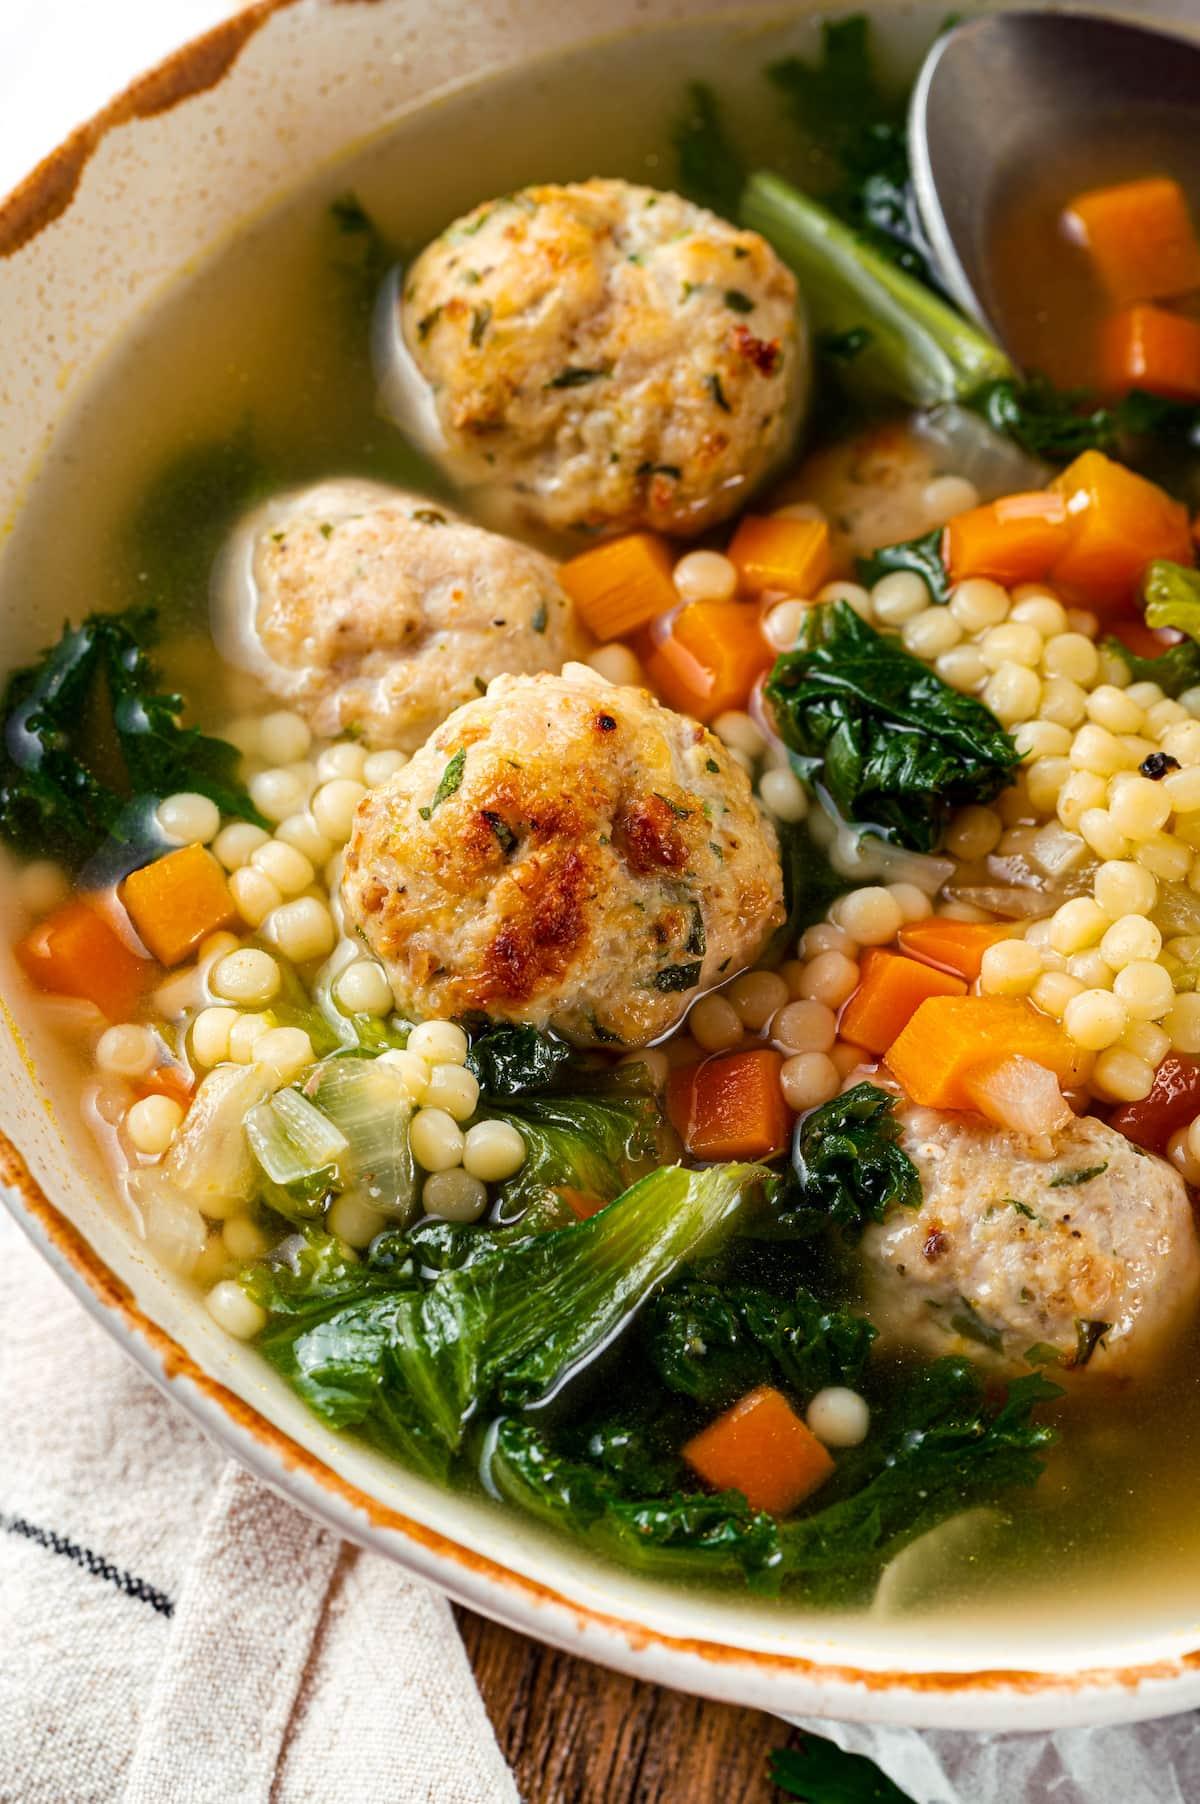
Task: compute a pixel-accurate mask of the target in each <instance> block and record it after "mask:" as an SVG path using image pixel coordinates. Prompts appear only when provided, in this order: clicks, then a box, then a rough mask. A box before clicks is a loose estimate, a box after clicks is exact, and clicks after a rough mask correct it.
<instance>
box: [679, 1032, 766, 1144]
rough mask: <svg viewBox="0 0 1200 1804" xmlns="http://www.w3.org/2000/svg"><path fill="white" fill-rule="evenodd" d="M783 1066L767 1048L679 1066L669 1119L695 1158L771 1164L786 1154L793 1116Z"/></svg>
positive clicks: (728, 1054)
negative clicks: (784, 1087) (783, 1081)
mask: <svg viewBox="0 0 1200 1804" xmlns="http://www.w3.org/2000/svg"><path fill="white" fill-rule="evenodd" d="M782 1066H783V1057H782V1055H781V1054H780V1053H778V1052H774V1051H772V1050H771V1049H770V1048H769V1047H765V1046H764V1047H758V1048H755V1050H754V1051H752V1052H731V1053H725V1054H723V1055H722V1056H721V1057H720V1058H716V1059H706V1060H705V1061H704V1063H703V1064H700V1065H677V1066H676V1068H675V1070H674V1071H672V1073H671V1075H670V1077H669V1078H668V1080H667V1114H668V1116H669V1117H670V1120H671V1125H672V1126H673V1127H674V1129H675V1131H676V1133H677V1134H678V1135H679V1137H680V1139H681V1140H682V1141H683V1143H684V1145H685V1146H686V1148H687V1150H688V1152H689V1153H690V1154H691V1156H692V1157H693V1158H694V1159H770V1158H773V1157H774V1156H775V1154H776V1153H781V1152H782V1151H783V1150H784V1148H785V1147H786V1146H787V1143H788V1136H789V1135H790V1133H791V1128H792V1112H791V1110H790V1109H789V1108H788V1106H787V1103H786V1102H785V1101H784V1098H783V1091H782V1089H781V1088H780V1085H779V1073H780V1070H781V1069H782Z"/></svg>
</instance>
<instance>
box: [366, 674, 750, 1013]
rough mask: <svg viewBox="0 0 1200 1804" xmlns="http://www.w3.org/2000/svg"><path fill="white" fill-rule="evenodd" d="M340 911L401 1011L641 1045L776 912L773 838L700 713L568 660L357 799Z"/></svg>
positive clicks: (496, 698)
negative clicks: (380, 967)
mask: <svg viewBox="0 0 1200 1804" xmlns="http://www.w3.org/2000/svg"><path fill="white" fill-rule="evenodd" d="M343 896H344V898H345V901H346V904H347V908H348V912H349V915H350V919H351V920H352V921H353V923H354V924H355V925H356V926H357V928H358V930H359V932H360V933H361V934H362V936H363V938H364V939H365V940H366V942H367V944H368V945H369V946H370V947H371V949H372V950H373V951H374V952H375V954H376V955H377V956H378V957H379V958H380V959H382V961H383V963H384V965H385V967H386V969H387V972H388V975H389V978H390V980H391V983H392V988H393V990H394V992H395V996H396V1003H397V1007H398V1008H399V1009H400V1010H401V1012H403V1013H406V1014H409V1015H412V1016H416V1017H424V1016H461V1015H468V1014H472V1013H480V1014H483V1015H487V1016H491V1017H494V1018H499V1019H502V1020H508V1021H524V1022H531V1023H533V1024H534V1025H536V1026H546V1025H549V1026H553V1027H555V1028H557V1029H558V1030H559V1031H560V1032H562V1033H563V1034H566V1035H567V1036H568V1037H569V1038H571V1039H573V1040H575V1041H577V1042H579V1043H581V1044H588V1043H592V1044H600V1045H606V1044H616V1043H620V1044H622V1045H626V1046H644V1045H646V1044H647V1043H648V1042H649V1041H651V1040H654V1039H657V1038H658V1037H659V1036H660V1035H662V1034H664V1033H666V1032H667V1031H668V1030H669V1029H670V1028H672V1027H674V1026H675V1025H676V1024H677V1023H678V1022H679V1021H680V1020H681V1019H682V1017H683V1015H684V1014H685V1013H686V1011H687V1008H688V1006H689V1004H690V1003H691V1002H692V1001H693V1000H694V998H695V996H696V994H697V993H698V992H699V991H700V990H703V989H705V988H708V987H709V986H711V985H712V984H714V983H718V982H720V981H722V980H723V979H724V978H725V977H727V976H732V975H733V973H734V972H735V971H737V970H739V969H740V968H741V967H742V966H744V965H747V964H750V963H751V962H752V961H753V960H754V958H755V957H756V956H757V954H758V953H759V951H760V950H761V948H762V946H763V943H764V941H765V940H766V939H767V937H768V936H769V935H770V933H771V932H772V931H773V930H774V928H775V927H777V926H778V925H779V923H780V921H781V920H782V918H783V883H782V876H781V872H780V865H779V856H778V851H777V848H776V844H775V837H774V833H773V831H772V829H771V827H770V825H769V824H768V823H767V821H766V819H765V818H764V816H763V815H762V814H761V812H760V811H759V809H758V807H757V805H756V803H755V801H754V799H753V797H752V795H751V791H750V784H749V780H748V778H747V777H746V774H745V772H744V771H743V770H742V769H741V768H740V767H739V766H738V765H737V764H736V763H735V762H734V761H733V759H732V758H731V757H730V755H729V753H728V752H727V751H726V750H725V748H724V747H723V746H722V745H721V743H720V741H719V740H718V739H716V738H715V737H714V736H713V735H712V734H711V733H709V732H708V731H707V730H706V729H705V728H704V727H701V726H699V725H697V723H696V722H695V721H691V720H687V719H685V718H684V717H683V716H681V715H679V714H675V713H672V712H671V711H670V710H669V709H667V708H664V707H661V706H660V705H659V703H657V702H656V701H654V700H653V698H652V697H651V696H650V695H648V694H647V693H646V692H645V691H644V690H640V689H627V688H616V687H614V686H613V685H611V684H609V683H606V682H605V681H604V679H603V678H602V677H598V676H597V675H596V673H595V672H594V671H591V670H589V669H587V668H586V667H582V666H574V665H572V666H568V668H567V670H566V671H564V673H563V674H562V676H561V677H552V676H539V677H513V678H499V679H498V680H497V681H496V682H494V683H493V684H492V685H491V687H490V688H489V690H488V693H487V695H486V696H485V697H482V698H481V699H480V700H479V701H475V702H471V703H469V704H468V705H467V706H466V707H464V708H460V709H459V710H458V712H457V713H455V714H453V715H451V717H450V719H449V720H447V721H446V722H444V723H443V725H442V726H441V727H440V728H439V729H438V731H437V732H436V733H435V734H434V736H433V738H432V739H431V740H430V742H429V744H428V745H426V746H425V747H423V748H422V750H421V751H419V752H418V753H416V755H415V756H414V757H413V758H412V760H411V761H410V762H409V764H407V765H406V766H405V768H404V769H403V770H401V771H398V772H397V773H396V775H395V776H394V777H391V778H389V780H388V782H387V783H386V784H385V785H383V786H382V787H381V788H379V789H376V790H374V791H372V792H371V794H369V795H368V796H367V797H366V798H365V800H364V801H363V802H362V803H361V805H360V807H359V811H358V818H357V821H356V823H355V828H354V833H353V836H352V838H351V841H350V845H349V848H348V850H347V855H346V866H345V875H344V879H343Z"/></svg>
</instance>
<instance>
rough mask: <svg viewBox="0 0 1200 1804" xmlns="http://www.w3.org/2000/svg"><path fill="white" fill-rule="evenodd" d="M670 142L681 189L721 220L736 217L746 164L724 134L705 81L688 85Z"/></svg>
mask: <svg viewBox="0 0 1200 1804" xmlns="http://www.w3.org/2000/svg"><path fill="white" fill-rule="evenodd" d="M671 141H672V143H673V144H674V146H675V154H676V156H677V157H678V159H679V187H680V190H681V192H682V193H684V194H686V195H687V197H688V199H689V200H694V201H695V202H696V203H697V204H698V205H699V206H701V207H709V208H711V209H712V211H713V212H714V213H719V214H720V216H721V217H722V218H723V219H736V218H737V210H738V202H739V200H740V199H741V195H742V189H743V188H744V186H745V184H746V167H745V164H744V163H743V162H742V159H741V157H740V156H739V154H738V152H737V151H736V150H735V149H734V147H733V145H732V144H731V143H730V141H729V139H728V138H727V137H726V135H725V128H724V126H723V125H722V123H721V116H720V110H719V108H718V106H717V98H716V95H715V94H714V93H713V91H712V89H711V88H710V87H708V86H707V84H706V83H704V82H700V81H696V82H692V83H691V85H690V86H689V88H688V91H687V102H686V106H685V109H684V111H683V113H682V115H681V116H680V118H679V119H678V120H677V121H676V123H675V126H674V128H673V130H672V133H671Z"/></svg>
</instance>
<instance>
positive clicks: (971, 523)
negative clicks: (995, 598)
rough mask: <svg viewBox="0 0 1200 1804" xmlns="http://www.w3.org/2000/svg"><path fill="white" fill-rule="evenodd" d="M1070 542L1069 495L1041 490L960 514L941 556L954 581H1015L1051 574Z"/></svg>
mask: <svg viewBox="0 0 1200 1804" xmlns="http://www.w3.org/2000/svg"><path fill="white" fill-rule="evenodd" d="M1070 542H1071V521H1070V518H1069V516H1068V513H1067V501H1066V497H1065V495H1060V494H1058V493H1056V492H1055V491H1054V490H1053V489H1037V490H1035V491H1034V492H1033V493H1032V494H1024V495H1003V496H1001V498H1000V499H999V500H998V501H990V502H988V503H987V505H986V506H985V507H973V508H970V509H969V510H968V511H967V512H966V513H965V514H959V515H958V516H957V517H956V518H955V519H953V520H951V521H950V523H949V525H948V526H947V527H946V531H945V536H944V538H943V541H942V556H943V559H944V561H945V565H946V569H947V571H948V572H949V575H950V580H951V581H952V582H956V583H960V582H962V581H963V579H964V578H965V577H968V576H990V577H991V579H992V581H993V582H998V583H1005V584H1008V585H1011V584H1013V583H1025V582H1037V581H1038V580H1039V579H1040V578H1043V577H1046V576H1048V575H1049V573H1050V571H1051V570H1053V568H1054V566H1055V564H1056V563H1057V562H1058V560H1059V558H1060V557H1062V555H1063V553H1064V552H1065V551H1066V550H1067V549H1068V547H1069V545H1070Z"/></svg>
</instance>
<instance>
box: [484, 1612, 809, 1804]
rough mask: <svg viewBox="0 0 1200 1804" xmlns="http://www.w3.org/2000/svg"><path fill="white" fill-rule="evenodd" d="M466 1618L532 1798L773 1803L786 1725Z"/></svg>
mask: <svg viewBox="0 0 1200 1804" xmlns="http://www.w3.org/2000/svg"><path fill="white" fill-rule="evenodd" d="M457 1614H458V1622H459V1627H460V1629H461V1630H462V1635H463V1640H464V1642H465V1643H466V1648H467V1653H468V1655H469V1656H470V1659H471V1664H472V1665H473V1667H474V1669H475V1677H476V1678H477V1680H478V1681H479V1688H480V1691H481V1692H482V1694H483V1699H484V1702H485V1704H486V1705H487V1708H488V1712H489V1714H490V1716H491V1719H492V1722H493V1724H494V1726H495V1730H496V1735H497V1737H498V1739H499V1742H500V1746H501V1749H502V1750H503V1752H504V1755H505V1758H506V1759H507V1760H508V1762H509V1764H510V1765H511V1766H512V1769H513V1772H514V1773H515V1775H516V1780H517V1786H518V1789H519V1790H520V1793H521V1796H522V1798H523V1799H524V1800H525V1804H710V1800H711V1801H712V1804H771V1800H772V1799H774V1798H776V1797H778V1795H779V1794H778V1793H776V1792H775V1791H774V1789H773V1787H772V1786H771V1784H770V1782H769V1780H768V1778H767V1755H768V1754H769V1753H770V1751H771V1749H772V1748H777V1747H781V1746H783V1745H785V1744H787V1743H788V1741H789V1730H788V1726H787V1724H786V1723H782V1722H780V1721H779V1720H778V1719H777V1718H776V1717H772V1716H767V1715H765V1714H764V1713H763V1712H762V1711H759V1710H740V1709H736V1708H734V1707H732V1706H731V1705H727V1704H713V1703H708V1702H706V1701H705V1700H704V1699H702V1698H694V1697H687V1696H685V1695H684V1694H683V1693H682V1692H676V1691H667V1690H664V1689H663V1688H662V1687H661V1686H658V1685H647V1684H643V1683H641V1682H640V1681H638V1680H636V1679H629V1678H625V1677H624V1676H623V1675H622V1674H620V1673H614V1672H608V1671H606V1670H605V1669H604V1668H603V1667H600V1666H592V1665H590V1664H589V1663H588V1662H587V1661H584V1660H576V1659H574V1658H572V1656H570V1655H569V1654H560V1653H557V1652H556V1651H555V1650H554V1649H553V1648H548V1647H543V1646H542V1645H541V1643H540V1642H536V1641H530V1640H528V1639H527V1638H526V1637H525V1636H523V1635H517V1634H514V1633H513V1632H512V1631H511V1630H510V1629H503V1628H500V1627H499V1626H498V1625H497V1624H496V1623H493V1622H487V1621H485V1620H484V1619H483V1618H482V1617H479V1616H474V1615H472V1614H471V1613H470V1612H469V1611H466V1610H459V1611H458V1612H457Z"/></svg>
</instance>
